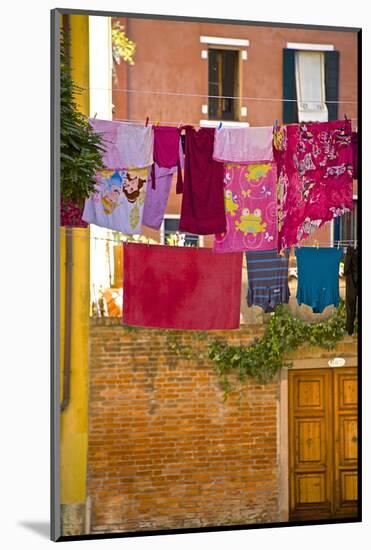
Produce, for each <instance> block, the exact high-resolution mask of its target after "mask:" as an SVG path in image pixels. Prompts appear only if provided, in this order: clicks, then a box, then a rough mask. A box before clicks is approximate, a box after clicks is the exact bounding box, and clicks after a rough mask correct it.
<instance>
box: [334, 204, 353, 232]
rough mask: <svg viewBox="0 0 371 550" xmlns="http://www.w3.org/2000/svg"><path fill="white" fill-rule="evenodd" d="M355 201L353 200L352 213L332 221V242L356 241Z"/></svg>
mask: <svg viewBox="0 0 371 550" xmlns="http://www.w3.org/2000/svg"><path fill="white" fill-rule="evenodd" d="M357 211H358V208H357V200H356V199H355V200H353V210H352V212H347V213H346V214H343V215H342V216H340V217H338V218H335V219H334V241H335V242H336V241H356V240H357V239H358V237H357V220H358V216H357V213H358V212H357Z"/></svg>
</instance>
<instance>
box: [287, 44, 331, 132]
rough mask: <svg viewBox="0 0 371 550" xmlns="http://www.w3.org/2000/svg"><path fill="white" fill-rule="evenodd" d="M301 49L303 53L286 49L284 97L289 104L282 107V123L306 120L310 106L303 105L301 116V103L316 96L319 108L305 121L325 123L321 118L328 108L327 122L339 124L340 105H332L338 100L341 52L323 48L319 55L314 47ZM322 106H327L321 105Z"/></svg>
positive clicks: (309, 114)
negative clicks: (332, 121)
mask: <svg viewBox="0 0 371 550" xmlns="http://www.w3.org/2000/svg"><path fill="white" fill-rule="evenodd" d="M299 46H301V47H302V49H294V48H284V49H283V64H282V71H283V74H282V82H283V91H282V97H283V99H284V100H286V101H283V106H282V120H283V123H284V124H290V123H294V122H299V120H300V118H299V116H300V117H303V116H305V111H306V110H308V111H309V109H310V106H309V104H308V105H307V106H305V105H302V109H301V112H300V113H299V109H298V101H299V102H301V103H305V101H300V100H302V99H304V100H305V99H308V98H307V97H305V95H307V94H308V95H311V96H313V99H314V100H316V101H317V100H319V101H318V105H320V107H319V108H318V109H317V108H315V109H314V113H307V117H308V118H306V120H313V119H315V120H324V118H321V117H323V116H324V113H325V106H326V110H327V118H326V120H336V119H337V118H338V104H337V103H332V102H334V101H335V102H336V101H338V100H339V52H338V51H334V50H328V49H326V48H325V46H322V47H323V51H319V50H318V49H317V48H315V46H314V45H313V46H311V45H308V48H304V46H305V45H304V44H302V45H300V44H299V45H298V47H299ZM309 46H311V47H313V51H311V50H309ZM308 54H309V55H308ZM314 94H316V96H317V97H314ZM287 100H289V101H287ZM323 103H325V105H321V104H323ZM314 105H315V104H314ZM312 106H313V104H312ZM302 120H304V118H302Z"/></svg>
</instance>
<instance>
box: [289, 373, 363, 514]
mask: <svg viewBox="0 0 371 550" xmlns="http://www.w3.org/2000/svg"><path fill="white" fill-rule="evenodd" d="M357 392H358V386H357V369H356V368H337V369H330V368H326V369H311V370H309V369H307V370H303V371H298V370H296V371H295V370H293V371H289V462H290V463H289V477H290V481H289V483H290V519H292V520H298V519H326V518H331V517H353V516H354V515H356V513H357V506H356V505H357V481H358V480H357V450H358V439H357V437H358V436H357Z"/></svg>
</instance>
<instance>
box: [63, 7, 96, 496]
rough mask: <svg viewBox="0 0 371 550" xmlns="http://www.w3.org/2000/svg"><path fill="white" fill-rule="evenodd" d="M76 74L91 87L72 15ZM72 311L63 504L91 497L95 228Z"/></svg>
mask: <svg viewBox="0 0 371 550" xmlns="http://www.w3.org/2000/svg"><path fill="white" fill-rule="evenodd" d="M70 29H71V45H70V48H71V49H70V51H71V65H72V75H73V78H74V80H75V82H76V83H77V84H79V85H80V86H83V87H86V88H88V86H89V18H88V16H81V15H70ZM76 99H77V102H78V105H79V107H80V110H81V112H82V113H83V114H85V115H89V92H88V90H86V91H84V92H83V94H82V95H81V96H80V97H79V98H76ZM72 233H73V236H72V239H73V266H72V314H71V320H70V322H71V329H72V330H71V333H72V335H71V379H70V402H69V405H68V406H67V408H66V409H65V410H64V411H63V412H61V439H60V445H61V446H60V459H61V504H70V503H78V502H80V503H81V502H84V501H85V498H86V467H87V444H88V440H87V433H88V329H89V300H90V297H89V278H90V277H89V268H90V257H89V256H90V250H89V246H90V244H89V229H82V228H74V229H73V230H72ZM65 244H66V236H65V228H61V232H60V245H61V256H60V265H61V273H60V281H61V288H60V290H61V292H60V309H61V314H60V322H61V331H60V338H61V356H60V360H61V400H62V399H63V395H62V391H63V389H62V388H63V361H64V349H63V347H64V333H65V330H64V328H65V327H64V324H65V323H64V320H65V281H66V277H65V257H66V256H65V254H66V253H65V250H66V249H65Z"/></svg>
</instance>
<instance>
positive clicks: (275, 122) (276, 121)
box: [274, 119, 278, 128]
mask: <svg viewBox="0 0 371 550" xmlns="http://www.w3.org/2000/svg"><path fill="white" fill-rule="evenodd" d="M277 126H278V120H277V119H276V120H275V121H274V128H277Z"/></svg>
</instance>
